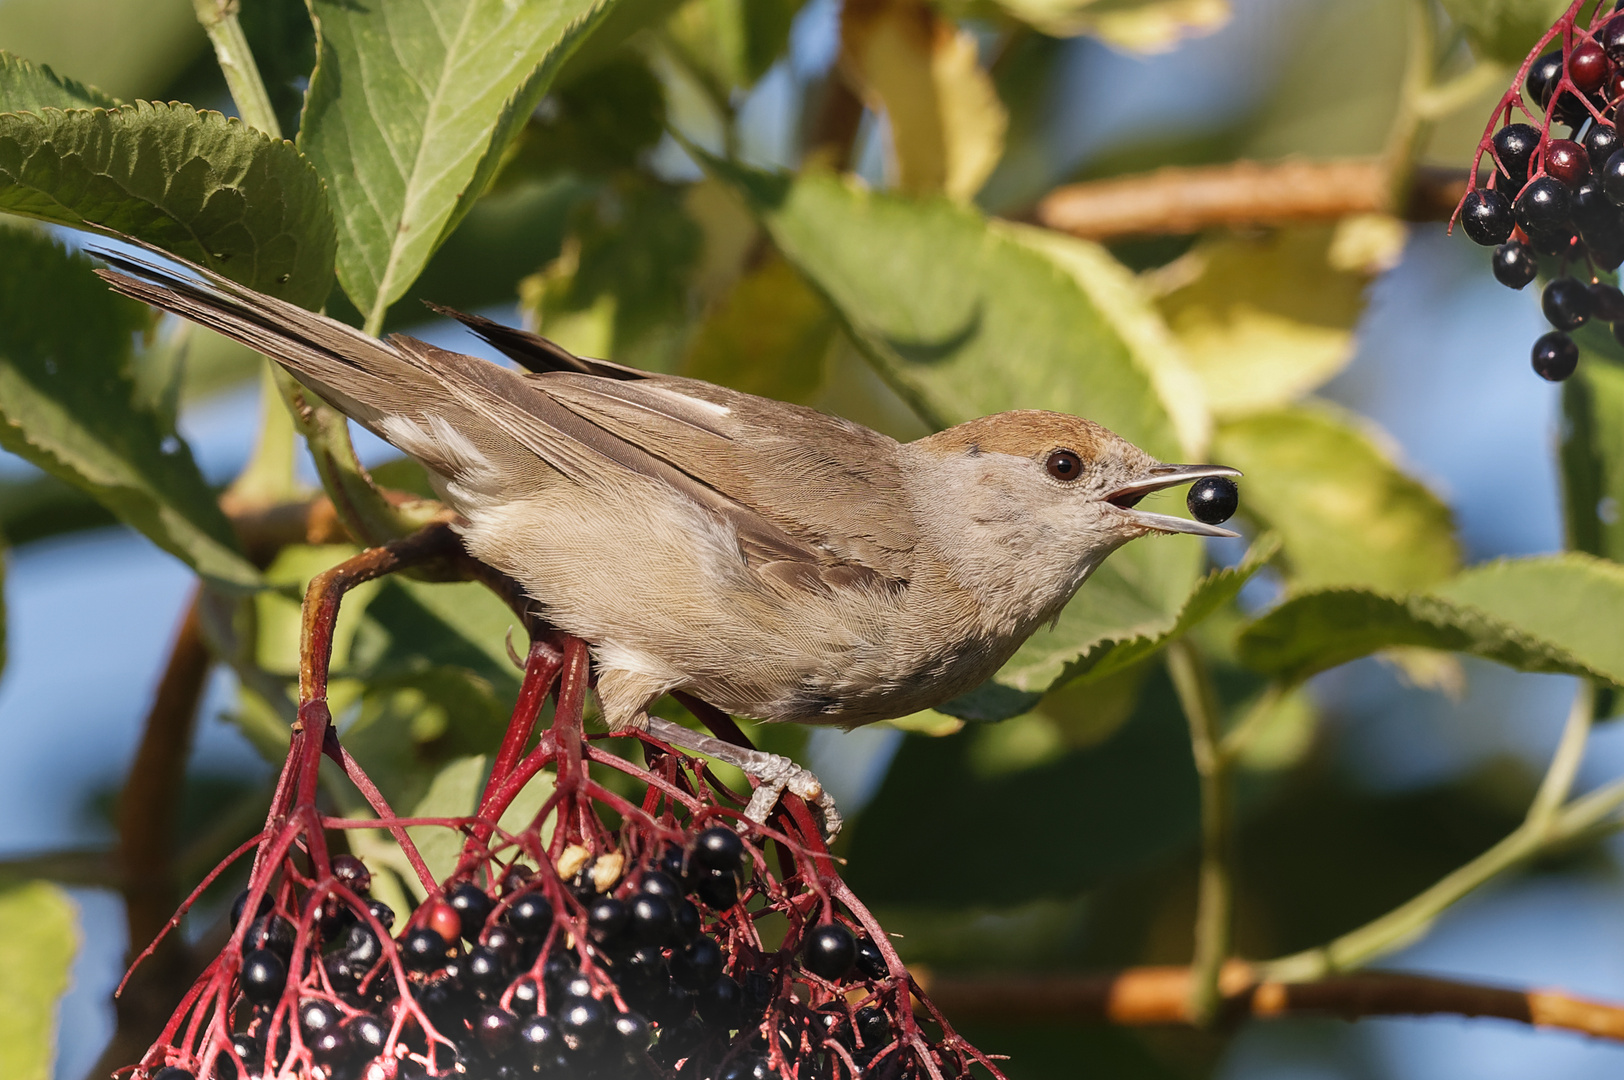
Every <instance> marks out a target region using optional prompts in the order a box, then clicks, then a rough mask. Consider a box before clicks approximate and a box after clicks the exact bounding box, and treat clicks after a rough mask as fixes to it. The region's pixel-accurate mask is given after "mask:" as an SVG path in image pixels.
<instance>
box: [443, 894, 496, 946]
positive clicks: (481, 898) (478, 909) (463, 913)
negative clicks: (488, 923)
mask: <svg viewBox="0 0 1624 1080" xmlns="http://www.w3.org/2000/svg"><path fill="white" fill-rule="evenodd" d="M445 899H446V903H448V904H450V905H451V906H452V907H453V908H454V909H456V912H457V918H458V919H459V920H460V921H461V922H462V936H463V939H464V940H465V941H478V940H479V932H480V931H481V930H483V929H484V928H485V920H486V919H488V918H490V914H491V898H490V897H488V896H486V895H485V890H483V889H481V888H480V887H479V886H477V885H475V884H474V883H473V882H471V881H464V882H462V883H460V884H458V885H456V886H454V887H453V888H451V889H448V890H446V894H445Z"/></svg>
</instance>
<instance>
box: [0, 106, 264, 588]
mask: <svg viewBox="0 0 1624 1080" xmlns="http://www.w3.org/2000/svg"><path fill="white" fill-rule="evenodd" d="M5 119H6V117H5V116H0V123H3V122H4V120H5ZM144 324H145V315H144V313H143V312H142V310H141V309H140V308H139V307H138V306H136V305H134V304H131V303H129V302H128V301H125V300H123V299H121V298H119V297H116V296H114V295H113V294H112V293H111V292H109V291H108V289H107V287H106V286H105V285H103V284H102V283H101V281H99V280H98V279H97V278H96V277H95V275H93V274H92V273H91V271H90V262H89V260H88V259H85V258H84V257H82V256H78V255H70V254H68V253H67V252H66V251H64V250H63V249H62V248H61V247H60V246H59V245H58V244H57V243H55V242H54V241H52V240H50V239H47V238H45V237H42V236H39V235H37V234H35V233H33V232H32V231H30V230H24V229H0V446H3V447H5V449H7V450H10V451H11V452H12V453H14V454H17V455H19V456H21V457H23V458H26V459H27V460H29V461H31V462H33V463H34V464H35V465H38V466H39V467H40V468H42V469H44V470H46V471H47V472H49V473H52V474H53V475H55V476H57V477H59V478H61V479H62V480H65V481H67V482H68V483H70V484H73V485H74V486H75V487H78V488H80V489H82V490H84V491H85V492H87V493H88V494H90V495H91V496H93V497H94V498H95V499H96V500H97V501H98V502H100V503H101V504H102V505H104V506H106V507H107V508H108V509H109V510H111V511H112V512H113V513H114V514H116V515H118V517H119V518H121V519H122V520H123V521H124V522H125V523H127V524H129V525H130V526H132V527H134V528H136V529H138V530H140V531H141V532H142V533H145V534H146V535H147V537H148V538H150V539H151V540H152V541H153V542H154V543H156V544H157V545H158V546H159V547H161V548H163V549H164V550H165V551H167V552H169V553H170V554H172V555H174V556H176V557H177V558H179V559H181V560H182V561H184V562H185V563H186V564H187V565H189V566H191V567H192V568H193V569H194V570H196V571H197V572H198V573H199V574H201V575H203V576H204V577H206V578H208V579H210V580H211V581H213V582H215V583H216V584H219V585H222V586H227V587H236V588H253V587H257V585H258V582H259V574H258V572H257V571H255V569H254V568H253V566H252V565H250V564H249V563H248V561H247V560H246V559H244V558H243V557H242V555H241V554H239V552H238V548H237V544H236V539H235V537H234V536H233V535H232V532H231V527H230V525H229V524H228V523H227V521H226V518H225V515H224V514H222V513H221V512H220V508H219V506H218V504H217V503H216V502H215V499H214V495H213V493H212V492H211V491H210V490H209V486H208V484H207V483H206V482H205V481H204V479H203V476H202V474H201V473H200V472H198V469H197V465H196V464H195V463H194V462H193V461H192V454H191V451H190V450H189V449H188V448H187V446H186V444H185V443H184V442H183V441H182V440H181V439H180V438H179V437H178V436H177V435H175V433H174V432H172V431H169V430H167V429H166V428H165V427H164V426H163V425H162V424H161V423H160V421H159V419H158V417H157V416H156V415H155V414H154V412H153V411H152V410H151V408H150V407H148V406H147V405H145V404H143V403H142V402H141V400H140V395H139V394H138V393H137V390H136V387H135V385H134V382H133V381H132V379H131V378H130V372H129V368H128V363H129V359H130V348H131V343H132V341H133V340H134V335H135V333H136V331H137V330H138V329H140V328H141V327H142V326H143V325H144Z"/></svg>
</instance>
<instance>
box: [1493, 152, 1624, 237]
mask: <svg viewBox="0 0 1624 1080" xmlns="http://www.w3.org/2000/svg"><path fill="white" fill-rule="evenodd" d="M1614 156H1615V157H1616V156H1617V155H1614ZM1609 165H1611V162H1609ZM1602 188H1603V190H1607V193H1608V197H1609V198H1611V197H1612V192H1611V191H1610V190H1608V189H1607V181H1606V177H1605V176H1604V177H1603V179H1602ZM1571 202H1572V199H1571V197H1570V196H1569V195H1568V189H1567V188H1566V187H1564V186H1563V185H1562V182H1561V181H1559V180H1556V179H1554V178H1552V177H1549V176H1542V177H1540V178H1539V179H1537V180H1530V181H1529V182H1528V186H1527V187H1525V188H1523V190H1522V194H1521V195H1518V196H1517V201H1516V203H1515V204H1514V211H1515V213H1516V217H1517V224H1518V225H1521V226H1522V227H1523V231H1524V232H1527V233H1530V234H1532V233H1542V232H1543V233H1550V232H1554V231H1556V230H1559V229H1562V228H1564V227H1565V226H1566V225H1567V223H1568V211H1569V208H1570V204H1571Z"/></svg>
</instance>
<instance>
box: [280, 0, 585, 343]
mask: <svg viewBox="0 0 1624 1080" xmlns="http://www.w3.org/2000/svg"><path fill="white" fill-rule="evenodd" d="M611 2H612V0H508V2H500V0H376V2H375V3H371V4H367V5H361V4H356V3H352V2H349V0H311V5H310V7H311V13H312V15H313V17H314V18H315V20H316V26H317V31H318V35H319V37H318V45H317V62H316V71H315V73H314V74H313V75H312V76H311V80H310V91H309V94H308V95H307V97H306V100H305V111H304V117H303V123H302V126H301V127H300V130H299V147H300V149H302V150H303V151H304V152H305V153H307V154H309V155H310V157H311V158H312V159H313V160H314V161H315V162H316V166H317V168H318V169H319V170H320V171H321V175H322V176H323V177H324V178H326V180H327V182H328V184H329V186H330V188H331V194H332V200H333V206H334V209H335V210H336V211H337V216H338V220H339V227H340V234H339V254H338V278H339V281H340V283H342V284H343V286H344V291H345V292H346V293H347V294H348V295H349V297H350V299H351V300H352V301H354V302H355V305H356V307H357V308H359V309H360V310H361V312H362V313H363V314H364V315H366V316H367V317H368V318H369V319H371V320H374V321H377V322H381V321H382V318H383V311H382V309H386V308H387V307H388V306H389V305H390V304H391V303H393V302H394V301H395V300H397V299H399V298H400V297H401V296H402V295H403V294H404V293H405V291H406V289H407V288H408V287H409V286H410V285H411V283H412V281H413V280H414V279H415V278H416V277H417V275H418V274H419V273H420V272H421V271H422V269H423V267H424V265H425V264H426V263H427V262H428V260H429V256H430V255H432V254H433V253H434V249H435V248H437V247H438V246H439V245H440V244H441V243H442V242H443V241H444V240H445V238H446V236H447V235H449V234H450V232H451V230H452V229H453V228H454V227H455V226H456V224H457V222H458V221H460V220H461V218H462V216H463V215H464V214H466V213H467V212H468V210H469V209H470V208H471V207H472V205H473V203H474V200H475V199H477V198H478V197H479V195H480V194H481V193H482V192H483V191H484V189H485V187H486V185H487V184H488V183H489V181H490V179H491V177H492V176H494V175H495V172H496V169H497V166H498V164H499V163H500V161H501V159H502V155H503V152H504V151H505V150H506V149H507V146H508V143H509V142H511V141H512V139H513V137H514V136H515V135H517V134H518V132H519V129H520V128H521V127H522V126H523V124H524V122H525V120H526V119H527V118H528V117H529V116H530V114H531V112H533V111H534V110H535V107H536V105H537V104H538V103H539V102H540V101H541V98H542V96H543V95H544V94H545V93H546V91H547V88H548V86H549V85H551V82H552V79H553V77H554V76H555V75H556V74H557V72H558V69H559V67H560V65H561V64H562V63H563V62H564V60H566V59H567V58H568V57H569V55H570V53H571V52H572V51H573V50H574V49H575V47H576V46H577V45H578V44H579V43H580V42H581V40H582V39H583V38H584V37H585V35H586V34H588V33H589V32H590V31H591V30H592V29H593V27H594V26H595V25H596V24H597V22H598V21H600V20H601V18H602V16H603V14H604V13H605V12H606V11H608V10H609V8H610V4H611Z"/></svg>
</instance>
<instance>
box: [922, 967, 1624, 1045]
mask: <svg viewBox="0 0 1624 1080" xmlns="http://www.w3.org/2000/svg"><path fill="white" fill-rule="evenodd" d="M920 984H921V985H922V986H923V987H924V988H925V990H926V992H927V993H929V994H930V996H931V999H932V1000H933V1001H934V1002H935V1003H936V1005H937V1007H938V1008H940V1009H941V1010H942V1012H943V1013H945V1014H947V1015H948V1016H951V1017H953V1019H954V1021H955V1022H956V1023H968V1022H976V1023H979V1022H982V1021H1000V1022H1005V1023H1009V1022H1023V1023H1032V1022H1040V1023H1041V1022H1045V1021H1051V1022H1052V1021H1071V1022H1076V1021H1100V1022H1105V1023H1112V1024H1121V1025H1124V1026H1133V1027H1139V1026H1165V1025H1186V1024H1189V1023H1190V1022H1191V1014H1190V970H1189V969H1188V968H1183V967H1141V968H1129V969H1127V970H1125V971H1119V972H1113V973H1110V974H1103V975H982V976H967V975H934V976H926V977H921V978H920ZM1220 990H1221V992H1222V994H1223V1004H1222V1006H1221V1008H1220V1016H1221V1017H1222V1018H1223V1019H1224V1020H1226V1021H1228V1022H1231V1023H1233V1022H1236V1021H1239V1020H1242V1019H1246V1018H1252V1019H1275V1018H1278V1017H1283V1016H1337V1017H1341V1018H1342V1019H1344V1020H1354V1019H1358V1018H1359V1017H1364V1016H1440V1015H1448V1016H1486V1017H1495V1018H1497V1019H1501V1020H1513V1021H1516V1022H1517V1023H1521V1024H1530V1025H1532V1026H1534V1027H1546V1028H1558V1029H1561V1030H1565V1031H1575V1032H1579V1033H1581V1034H1585V1035H1592V1036H1595V1037H1597V1038H1603V1039H1612V1040H1615V1041H1624V1005H1616V1004H1609V1003H1607V1002H1602V1001H1592V1000H1589V999H1586V998H1580V997H1575V996H1573V995H1571V994H1566V993H1563V992H1562V991H1560V990H1512V989H1507V988H1505V987H1497V986H1483V985H1480V984H1477V983H1466V982H1457V981H1455V980H1452V979H1437V978H1432V977H1430V976H1425V975H1403V974H1398V973H1394V972H1383V971H1371V972H1359V973H1356V974H1352V975H1336V976H1331V977H1329V978H1325V979H1320V980H1318V981H1315V982H1305V983H1283V982H1271V981H1269V980H1266V979H1263V978H1261V976H1260V975H1259V973H1258V971H1257V969H1255V968H1254V967H1252V966H1251V965H1250V964H1247V963H1245V962H1243V961H1230V962H1229V963H1228V964H1226V965H1225V966H1224V970H1223V976H1222V978H1221V980H1220Z"/></svg>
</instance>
